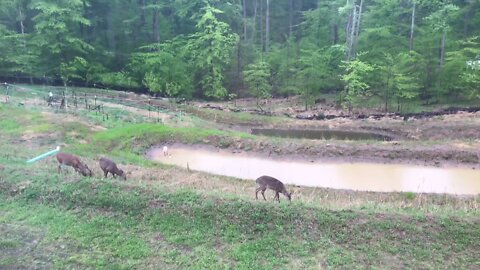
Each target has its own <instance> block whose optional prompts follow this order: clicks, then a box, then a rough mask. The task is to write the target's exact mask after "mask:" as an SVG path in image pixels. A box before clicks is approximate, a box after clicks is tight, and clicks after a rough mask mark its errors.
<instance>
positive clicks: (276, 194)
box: [273, 191, 280, 202]
mask: <svg viewBox="0 0 480 270" xmlns="http://www.w3.org/2000/svg"><path fill="white" fill-rule="evenodd" d="M275 198H277V200H278V202H280V193H278V191H277V192H275V197H274V198H273V199H274V200H275Z"/></svg>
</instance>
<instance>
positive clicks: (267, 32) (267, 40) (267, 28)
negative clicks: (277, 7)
mask: <svg viewBox="0 0 480 270" xmlns="http://www.w3.org/2000/svg"><path fill="white" fill-rule="evenodd" d="M265 16H266V18H265V51H266V52H268V47H269V46H270V0H267V10H266V13H265Z"/></svg>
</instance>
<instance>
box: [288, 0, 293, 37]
mask: <svg viewBox="0 0 480 270" xmlns="http://www.w3.org/2000/svg"><path fill="white" fill-rule="evenodd" d="M292 35H293V0H288V38H292Z"/></svg>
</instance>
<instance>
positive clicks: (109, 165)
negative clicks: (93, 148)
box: [98, 157, 127, 180]
mask: <svg viewBox="0 0 480 270" xmlns="http://www.w3.org/2000/svg"><path fill="white" fill-rule="evenodd" d="M98 163H100V168H102V171H103V173H104V174H105V178H107V176H108V173H111V174H112V175H113V178H115V177H116V176H117V175H118V176H120V177H121V178H122V179H123V180H127V175H126V174H125V172H124V171H123V170H120V169H119V168H118V167H117V164H115V162H113V161H111V160H110V159H108V158H104V157H102V158H100V160H99V162H98Z"/></svg>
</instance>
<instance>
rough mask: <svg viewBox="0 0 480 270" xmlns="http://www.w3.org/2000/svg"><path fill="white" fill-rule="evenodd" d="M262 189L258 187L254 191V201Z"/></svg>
mask: <svg viewBox="0 0 480 270" xmlns="http://www.w3.org/2000/svg"><path fill="white" fill-rule="evenodd" d="M261 189H262V187H258V188H257V189H255V200H258V192H259V191H260V190H261Z"/></svg>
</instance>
